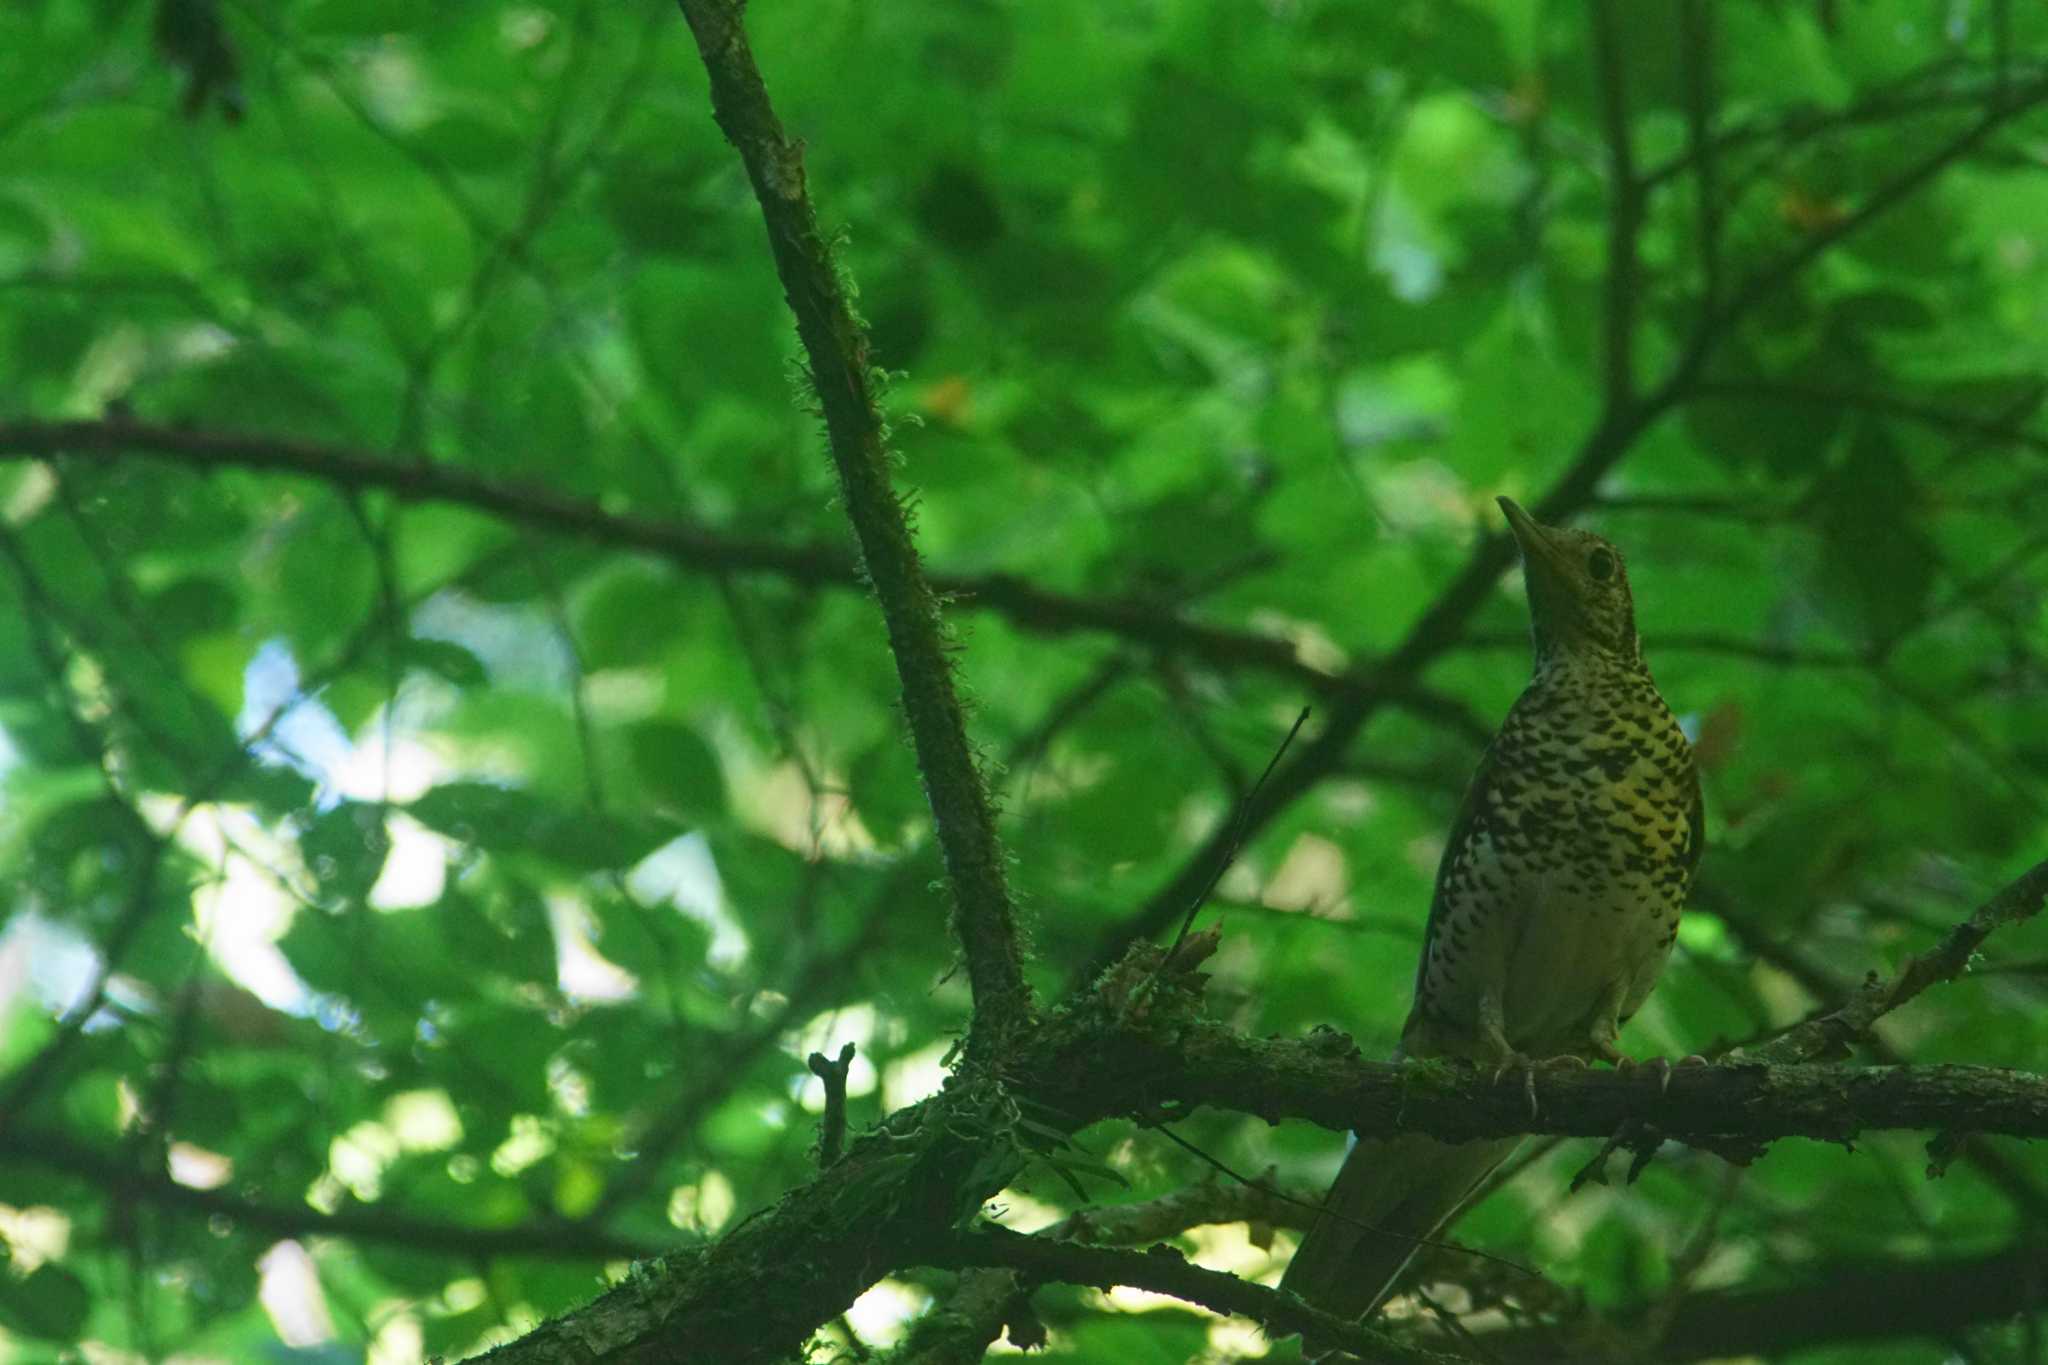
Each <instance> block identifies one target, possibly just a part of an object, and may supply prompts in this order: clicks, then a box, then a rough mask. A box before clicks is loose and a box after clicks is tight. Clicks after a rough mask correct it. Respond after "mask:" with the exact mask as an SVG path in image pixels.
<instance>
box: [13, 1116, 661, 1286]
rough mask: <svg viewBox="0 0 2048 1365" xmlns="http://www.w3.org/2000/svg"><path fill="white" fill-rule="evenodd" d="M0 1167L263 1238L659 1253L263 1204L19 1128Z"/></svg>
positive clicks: (449, 1248)
mask: <svg viewBox="0 0 2048 1365" xmlns="http://www.w3.org/2000/svg"><path fill="white" fill-rule="evenodd" d="M0 1165H12V1166H29V1167H35V1168H38V1169H41V1170H44V1171H55V1172H59V1173H61V1174H64V1175H68V1176H75V1177H77V1178H79V1179H81V1180H85V1181H88V1182H90V1183H91V1184H92V1185H93V1186H94V1187H96V1188H97V1189H99V1190H101V1191H102V1192H104V1193H106V1194H108V1195H110V1196H111V1197H113V1198H115V1199H118V1200H123V1201H129V1202H134V1203H143V1204H148V1205H150V1206H152V1207H155V1208H160V1209H165V1210H169V1211H171V1212H176V1213H186V1214H191V1215H194V1216H196V1217H201V1218H219V1219H225V1220H227V1221H228V1222H230V1223H232V1224H234V1225H235V1226H236V1227H238V1228H245V1229H248V1230H249V1231H252V1232H257V1233H261V1234H263V1235H264V1236H266V1237H309V1236H311V1237H347V1238H352V1239H354V1240H356V1241H362V1242H378V1243H387V1244H391V1245H395V1246H403V1247H410V1248H414V1249H417V1250H424V1251H440V1252H446V1253H448V1254H450V1255H455V1256H526V1257H534V1256H538V1257H542V1258H546V1259H554V1260H576V1261H582V1260H591V1261H595V1260H619V1259H622V1258H631V1259H639V1258H644V1257H649V1256H656V1255H659V1254H660V1253H661V1251H662V1248H660V1247H658V1246H655V1245H654V1244H652V1243H647V1242H639V1241H635V1240H634V1239H632V1238H630V1237H621V1236H619V1235H617V1234H615V1233H610V1232H606V1231H604V1230H603V1229H601V1228H595V1227H584V1226H579V1225H574V1224H567V1223H561V1222H555V1221H549V1222H546V1223H526V1224H520V1225H517V1226H512V1227H466V1226H464V1225H462V1224H460V1223H442V1222H435V1221H433V1220H431V1219H424V1218H412V1217H407V1216H406V1215H404V1214H399V1213H387V1212H385V1211H383V1210H382V1209H376V1208H365V1209H360V1210H352V1211H349V1212H345V1213H322V1212H320V1211H319V1210H318V1209H315V1208H311V1207H308V1206H306V1205H303V1204H301V1205H290V1204H267V1203H262V1202H259V1201H257V1200H253V1199H248V1198H244V1197H242V1196H240V1195H236V1194H233V1193H231V1192H229V1191H227V1190H224V1189H220V1190H200V1189H194V1188H192V1187H191V1186H189V1185H181V1184H179V1183H178V1182H177V1181H175V1180H173V1179H171V1177H170V1176H168V1175H166V1174H164V1173H163V1172H162V1171H154V1170H149V1169H146V1168H144V1167H141V1166H137V1165H132V1164H129V1163H127V1162H123V1161H121V1160H119V1159H117V1158H115V1157H113V1156H111V1155H108V1154H105V1153H101V1152H95V1151H94V1150H92V1149H91V1148H89V1147H87V1146H85V1145H83V1144H81V1143H80V1142H79V1141H78V1139H77V1138H76V1137H73V1136H72V1135H70V1134H66V1133H54V1132H48V1131H44V1130H41V1129H20V1130H16V1131H12V1132H9V1133H8V1134H7V1135H6V1136H5V1137H0Z"/></svg>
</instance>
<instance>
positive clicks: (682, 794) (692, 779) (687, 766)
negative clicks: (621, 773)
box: [626, 720, 725, 820]
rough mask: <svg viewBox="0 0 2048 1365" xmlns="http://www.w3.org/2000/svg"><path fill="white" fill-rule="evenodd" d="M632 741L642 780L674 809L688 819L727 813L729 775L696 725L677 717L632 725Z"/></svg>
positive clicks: (629, 736) (629, 742) (635, 767)
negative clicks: (684, 722) (680, 720)
mask: <svg viewBox="0 0 2048 1365" xmlns="http://www.w3.org/2000/svg"><path fill="white" fill-rule="evenodd" d="M626 734H627V741H626V742H627V746H628V748H629V749H630V750H631V752H632V755H633V770H634V771H635V772H637V773H638V774H639V775H640V781H641V785H642V786H644V787H645V788H646V789H647V791H648V792H649V793H650V794H652V795H653V796H654V797H655V799H656V800H658V801H660V802H661V803H662V804H663V805H664V806H665V807H666V808H667V809H668V810H669V811H671V812H673V813H674V814H676V815H678V816H681V817H682V818H684V819H695V820H715V819H718V818H720V817H722V816H724V814H725V777H724V774H723V772H722V771H721V770H720V767H719V762H718V755H717V754H716V753H715V752H713V751H712V748H711V746H710V745H709V744H706V743H705V742H704V739H703V737H702V736H701V735H699V734H698V733H697V732H696V730H694V729H692V728H691V727H690V726H687V725H681V724H677V723H675V722H673V721H660V720H650V721H642V722H641V723H640V724H638V725H635V726H632V727H631V728H630V729H629V730H628V731H627V732H626Z"/></svg>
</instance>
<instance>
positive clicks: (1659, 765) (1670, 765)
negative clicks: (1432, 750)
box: [1416, 688, 1693, 1054]
mask: <svg viewBox="0 0 2048 1365" xmlns="http://www.w3.org/2000/svg"><path fill="white" fill-rule="evenodd" d="M1691 765H1692V755H1691V750H1690V748H1689V746H1688V745H1687V743H1686V740H1685V736H1684V734H1683V732H1682V731H1680V730H1679V728H1678V725H1677V722H1676V721H1675V720H1674V719H1673V718H1672V716H1671V713H1670V712H1669V710H1667V709H1666V708H1665V706H1664V704H1663V702H1662V700H1661V699H1660V698H1658V696H1657V694H1656V692H1655V689H1654V688H1645V689H1643V690H1642V691H1641V692H1640V693H1624V694H1622V695H1586V696H1572V695H1563V696H1559V695H1543V694H1542V693H1541V692H1540V691H1539V690H1538V689H1535V688H1532V689H1531V691H1530V693H1527V694H1525V695H1524V697H1523V699H1522V701H1521V702H1519V703H1517V705H1516V707H1515V709H1514V710H1513V711H1512V712H1511V713H1510V714H1509V717H1508V720H1507V722H1506V723H1505V724H1504V726H1503V728H1502V730H1501V733H1500V735H1499V737H1498V738H1497V739H1496V740H1495V745H1494V750H1493V753H1492V755H1491V757H1490V760H1489V762H1488V764H1487V765H1486V768H1485V770H1484V771H1483V774H1482V778H1481V782H1480V786H1479V787H1478V788H1477V789H1475V791H1474V792H1473V793H1472V795H1471V797H1470V798H1468V803H1467V818H1466V820H1465V822H1464V824H1463V827H1462V828H1461V829H1460V830H1459V831H1458V833H1457V835H1456V836H1455V838H1454V842H1453V845H1452V846H1451V847H1448V848H1446V850H1445V854H1444V859H1443V862H1442V864H1441V866H1440V868H1439V871H1438V878H1437V888H1436V902H1435V907H1434V909H1433V912H1432V915H1431V932H1430V935H1429V941H1428V942H1427V943H1426V944H1425V945H1424V950H1423V953H1424V955H1423V961H1422V966H1421V969H1420V970H1419V972H1418V973H1417V982H1416V985H1417V1002H1416V1006H1417V1013H1418V1014H1427V1015H1428V1016H1430V1018H1431V1022H1432V1023H1433V1025H1434V1031H1435V1033H1436V1034H1437V1035H1438V1036H1439V1037H1441V1038H1444V1039H1450V1040H1456V1039H1460V1038H1466V1039H1472V1038H1476V1037H1477V1035H1478V1031H1479V1028H1480V1025H1479V1020H1478V1014H1479V1010H1480V1007H1481V999H1482V996H1483V994H1484V992H1485V991H1486V990H1487V989H1488V988H1489V987H1491V988H1492V989H1493V990H1494V991H1495V992H1496V995H1497V998H1498V1001H1499V1004H1500V1007H1501V1010H1502V1016H1503V1020H1502V1022H1503V1025H1504V1028H1505V1032H1506V1034H1507V1040H1508V1042H1509V1043H1510V1044H1511V1045H1513V1046H1514V1047H1515V1048H1516V1049H1517V1050H1520V1051H1524V1052H1528V1053H1531V1054H1547V1053H1551V1052H1557V1051H1572V1050H1575V1049H1576V1048H1578V1047H1580V1046H1583V1044H1584V1042H1585V1038H1586V1028H1587V1023H1586V1020H1587V1017H1588V1015H1589V1014H1590V1013H1592V1012H1593V1011H1594V1010H1595V1009H1596V1008H1597V1007H1599V1006H1600V1004H1601V1002H1603V1001H1610V1002H1611V1003H1610V1004H1609V1005H1608V1006H1607V1007H1608V1008H1612V1009H1614V1010H1615V1011H1616V1012H1617V1013H1618V1015H1619V1017H1620V1018H1621V1019H1626V1018H1628V1016H1629V1015H1631V1014H1633V1013H1634V1011H1635V1009H1636V1007H1637V1006H1638V1005H1640V1004H1641V1003H1642V1000H1643V998H1644V997H1645V996H1647V995H1648V993H1649V990H1650V987H1651V985H1653V984H1654V983H1655V980H1656V977H1657V974H1658V972H1659V971H1660V970H1661V969H1662V966H1663V962H1664V958H1665V956H1666V955H1667V954H1668V952H1669V950H1670V946H1671V942H1672V940H1673V938H1674V937H1675V935H1676V932H1677V923H1678V914H1679V911H1680V909H1681V907H1682V904H1683V901H1684V897H1685V891H1686V885H1687V882H1688V880H1689V866H1690V862H1689V859H1688V857H1687V853H1688V849H1689V844H1690V840H1691V838H1692V835H1691V820H1690V817H1691V802H1692V795H1693V789H1692V781H1693V778H1692V766H1691ZM1447 1050H1453V1051H1455V1050H1459V1049H1458V1048H1457V1047H1456V1046H1455V1045H1453V1046H1451V1047H1450V1048H1448V1049H1447Z"/></svg>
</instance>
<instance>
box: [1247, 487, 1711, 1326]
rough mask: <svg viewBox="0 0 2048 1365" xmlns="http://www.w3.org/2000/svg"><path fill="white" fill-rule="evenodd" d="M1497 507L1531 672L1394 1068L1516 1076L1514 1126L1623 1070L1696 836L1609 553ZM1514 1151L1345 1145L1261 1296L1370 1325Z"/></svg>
mask: <svg viewBox="0 0 2048 1365" xmlns="http://www.w3.org/2000/svg"><path fill="white" fill-rule="evenodd" d="M1498 501H1499V504H1500V509H1501V512H1502V514H1503V515H1504V516H1505V517H1506V518H1507V524H1508V529H1509V531H1510V532H1511V533H1512V534H1513V537H1514V540H1515V542H1516V545H1517V547H1518V548H1519V550H1520V554H1521V560H1522V576H1523V582H1524V585H1525V588H1526V591H1527V594H1528V604H1529V617H1530V625H1531V634H1532V636H1533V640H1534V645H1535V664H1534V669H1533V672H1532V674H1531V677H1530V680H1529V684H1528V686H1527V687H1526V688H1525V689H1524V690H1523V692H1522V694H1521V696H1520V697H1519V698H1517V699H1516V701H1515V703H1514V705H1513V706H1512V707H1511V708H1510V709H1509V711H1508V714H1507V717H1506V719H1505V720H1504V721H1503V722H1502V723H1501V727H1500V730H1499V732H1498V733H1497V734H1496V735H1495V736H1494V737H1493V740H1492V742H1491V743H1490V744H1489V745H1488V746H1487V749H1486V752H1485V755H1484V756H1483V757H1482V758H1481V760H1480V763H1479V768H1478V771H1477V772H1476V773H1475V774H1474V775H1473V777H1472V781H1471V784H1470V785H1469V787H1468V788H1467V789H1466V792H1465V797H1464V800H1463V801H1462V803H1461V804H1460V807H1459V810H1458V814H1457V817H1456V819H1455V821H1454V822H1453V823H1452V826H1451V832H1450V837H1449V838H1448V840H1447V841H1446V842H1445V845H1444V850H1443V856H1442V859H1441V861H1440V862H1439V863H1438V866H1437V873H1436V888H1435V893H1434V895H1433V896H1432V897H1431V900H1430V906H1429V916H1428V919H1427V920H1426V921H1425V924H1424V928H1423V938H1422V950H1421V954H1420V960H1419V961H1418V962H1417V964H1416V971H1415V995H1414V1004H1413V1006H1412V1007H1411V1008H1410V1010H1409V1013H1408V1019H1407V1022H1406V1024H1405V1025H1404V1026H1403V1027H1402V1030H1401V1040H1400V1046H1399V1047H1398V1048H1397V1049H1396V1050H1395V1053H1394V1059H1395V1060H1396V1061H1400V1060H1404V1059H1411V1058H1412V1059H1426V1058H1441V1059H1452V1060H1462V1061H1464V1062H1468V1063H1472V1064H1474V1065H1477V1066H1479V1067H1481V1068H1488V1069H1491V1070H1492V1071H1493V1074H1494V1076H1495V1078H1496V1079H1499V1078H1500V1077H1501V1076H1502V1075H1503V1074H1506V1073H1507V1072H1509V1071H1520V1073H1521V1074H1522V1077H1523V1083H1524V1086H1525V1089H1526V1092H1527V1094H1528V1096H1529V1102H1530V1105H1531V1108H1532V1110H1533V1108H1534V1105H1535V1085H1534V1077H1535V1071H1536V1068H1538V1067H1542V1066H1559V1065H1570V1066H1584V1065H1587V1064H1589V1063H1590V1062H1592V1061H1595V1060H1604V1061H1606V1062H1609V1063H1611V1064H1613V1065H1615V1066H1618V1067H1627V1066H1630V1065H1632V1062H1631V1060H1630V1058H1629V1057H1628V1056H1627V1055H1626V1054H1625V1053H1623V1052H1622V1050H1621V1046H1620V1043H1619V1041H1618V1035H1619V1033H1620V1031H1621V1027H1622V1025H1624V1024H1626V1023H1627V1022H1628V1021H1629V1018H1630V1017H1631V1016H1632V1015H1634V1014H1635V1012H1636V1011H1637V1010H1638V1009H1639V1008H1640V1007H1641V1006H1642V1003H1643V1001H1644V1000H1645V999H1646V998H1647V997H1648V996H1649V994H1650V990H1651V988H1652V987H1653V986H1655V985H1656V983H1657V977H1658V975H1659V974H1660V973H1661V972H1662V971H1663V969H1664V963H1665V960H1666V959H1667V958H1668V957H1669V956H1670V954H1671V945H1672V943H1673V942H1674V941H1675V940H1676V938H1677V936H1678V919H1679V915H1680V913H1681V912H1682V911H1683V909H1684V906H1685V899H1686V893H1687V891H1688V890H1689V889H1690V887H1691V885H1692V879H1693V873H1694V870H1695V869H1696V868H1697V867H1698V865H1699V859H1700V853H1701V850H1702V849H1703V847H1704V845H1705V841H1706V816H1705V811H1704V807H1703V805H1702V801H1701V793H1700V781H1699V768H1698V764H1697V763H1696V762H1695V760H1694V757H1693V752H1692V745H1691V744H1690V743H1689V742H1688V741H1687V739H1686V736H1685V732H1684V731H1683V730H1682V729H1681V728H1680V727H1679V724H1678V721H1677V719H1676V718H1675V717H1674V716H1673V715H1672V713H1671V709H1670V707H1668V706H1666V705H1665V703H1664V698H1663V696H1662V694H1660V693H1659V692H1658V690H1657V684H1656V682H1655V681H1654V680H1653V679H1652V678H1651V676H1650V670H1649V668H1648V667H1647V666H1646V665H1645V664H1644V662H1643V657H1642V648H1641V643H1640V641H1639V640H1638V638H1637V635H1636V624H1635V606H1634V602H1633V600H1632V598H1631V596H1630V593H1629V582H1628V569H1627V566H1626V565H1625V564H1624V563H1623V561H1622V557H1621V552H1620V551H1619V550H1617V549H1616V548H1615V547H1614V546H1613V545H1612V544H1611V543H1609V542H1608V541H1606V540H1603V539H1602V538H1601V537H1599V536H1597V535H1594V534H1592V533H1591V532H1588V531H1582V530H1577V529H1573V528H1567V527H1558V526H1546V525H1544V524H1543V523H1541V522H1538V521H1537V520H1536V519H1535V518H1534V517H1532V516H1530V514H1529V513H1528V512H1527V511H1525V510H1524V509H1523V508H1522V507H1521V506H1520V505H1519V504H1518V503H1516V502H1515V501H1514V500H1513V499H1511V498H1505V497H1503V498H1500V499H1498ZM1658 1065H1659V1066H1662V1067H1664V1068H1665V1069H1664V1073H1663V1074H1664V1079H1665V1080H1667V1081H1668V1079H1669V1070H1668V1064H1666V1063H1658ZM1520 1141H1521V1139H1520V1138H1518V1137H1515V1138H1497V1139H1482V1140H1477V1141H1472V1142H1462V1143H1446V1142H1439V1141H1437V1140H1435V1139H1434V1138H1431V1137H1429V1136H1427V1135H1425V1134H1421V1133H1400V1134H1395V1135H1394V1136H1392V1137H1390V1138H1373V1139H1360V1140H1358V1141H1357V1142H1356V1143H1355V1145H1354V1146H1353V1147H1352V1149H1351V1151H1350V1153H1349V1154H1348V1155H1347V1156H1346V1158H1345V1160H1344V1164H1343V1166H1342V1168H1341V1169H1340V1170H1339V1172H1338V1175H1337V1179H1336V1182H1335V1184H1334V1185H1332V1187H1331V1189H1330V1193H1329V1195H1328V1196H1327V1197H1326V1199H1325V1200H1324V1202H1323V1204H1322V1206H1321V1209H1320V1212H1319V1213H1318V1214H1317V1216H1316V1218H1315V1221H1314V1223H1313V1225H1312V1226H1311V1228H1310V1230H1309V1233H1308V1235H1307V1236H1306V1237H1305V1238H1304V1239H1303V1241H1302V1243H1301V1246H1300V1247H1299V1249H1297V1250H1296V1252H1295V1254H1294V1257H1293V1259H1292V1261H1291V1262H1290V1263H1289V1265H1288V1268H1287V1272H1286V1275H1285V1277H1284V1278H1283V1279H1282V1281H1281V1287H1282V1288H1284V1289H1287V1290H1290V1291H1292V1292H1294V1293H1296V1294H1299V1295H1301V1296H1302V1297H1304V1298H1306V1299H1307V1300H1309V1301H1310V1302H1311V1303H1313V1304H1315V1305H1316V1306H1318V1307H1320V1308H1323V1309H1325V1310H1327V1311H1329V1312H1331V1313H1334V1314H1336V1315H1338V1316H1340V1317H1343V1318H1346V1319H1353V1318H1361V1317H1368V1316H1370V1315H1371V1314H1373V1313H1374V1312H1376V1311H1377V1310H1378V1309H1379V1307H1380V1305H1381V1304H1382V1303H1383V1302H1384V1301H1385V1300H1386V1298H1387V1297H1388V1295H1389V1293H1390V1292H1391V1291H1392V1289H1393V1287H1394V1284H1395V1281H1396V1280H1397V1279H1398V1277H1399V1276H1400V1274H1401V1272H1402V1270H1403V1269H1405V1268H1406V1266H1407V1264H1408V1261H1409V1259H1410V1258H1411V1257H1412V1256H1413V1255H1414V1254H1415V1251H1416V1248H1417V1247H1418V1246H1419V1245H1420V1244H1421V1243H1422V1242H1424V1241H1427V1240H1429V1239H1430V1238H1432V1237H1434V1236H1435V1234H1436V1233H1437V1231H1438V1230H1439V1229H1440V1228H1441V1227H1442V1226H1443V1224H1444V1223H1445V1222H1446V1221H1447V1220H1448V1219H1449V1218H1450V1217H1451V1215H1453V1214H1454V1213H1456V1212H1457V1210H1458V1209H1459V1207H1460V1205H1462V1204H1463V1203H1464V1202H1465V1200H1466V1199H1467V1198H1468V1197H1469V1196H1470V1195H1471V1194H1472V1192H1473V1190H1474V1188H1475V1187H1476V1186H1477V1185H1478V1184H1479V1183H1480V1182H1481V1181H1482V1180H1484V1179H1485V1178H1486V1176H1487V1175H1488V1174H1489V1173H1490V1172H1492V1170H1493V1169H1494V1168H1495V1167H1496V1166H1498V1165H1499V1164H1500V1163H1501V1162H1502V1161H1504V1160H1506V1159H1507V1156H1508V1154H1509V1153H1511V1152H1512V1151H1513V1150H1514V1149H1515V1147H1516V1146H1517V1145H1518V1144H1519V1143H1520Z"/></svg>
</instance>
